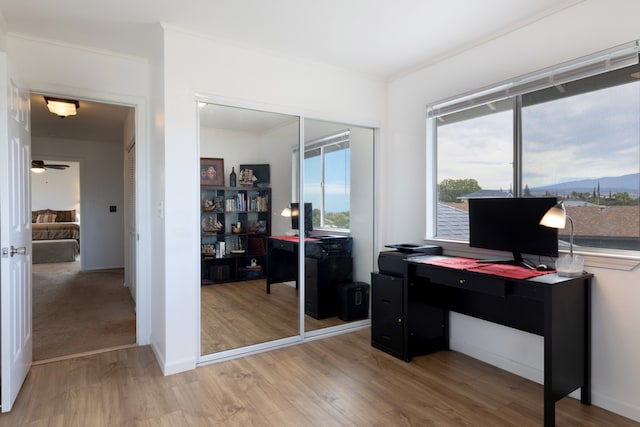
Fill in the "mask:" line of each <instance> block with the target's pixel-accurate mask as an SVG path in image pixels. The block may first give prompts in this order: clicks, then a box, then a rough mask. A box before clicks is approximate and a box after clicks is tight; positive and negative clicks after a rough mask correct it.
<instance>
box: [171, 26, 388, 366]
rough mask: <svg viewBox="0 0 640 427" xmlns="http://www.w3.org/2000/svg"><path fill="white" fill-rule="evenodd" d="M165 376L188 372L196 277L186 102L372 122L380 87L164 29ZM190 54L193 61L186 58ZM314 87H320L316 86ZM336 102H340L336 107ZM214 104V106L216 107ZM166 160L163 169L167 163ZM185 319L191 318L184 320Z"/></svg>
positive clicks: (192, 153) (194, 175) (379, 111)
mask: <svg viewBox="0 0 640 427" xmlns="http://www.w3.org/2000/svg"><path fill="white" fill-rule="evenodd" d="M164 41H165V50H164V58H165V69H164V72H165V80H164V82H165V86H164V88H165V89H164V95H165V101H166V102H165V116H164V117H165V127H164V130H165V151H164V154H165V156H166V159H167V162H166V164H165V179H166V181H165V183H166V184H165V196H166V200H165V221H166V223H167V224H171V227H166V229H165V230H166V247H167V248H180V250H179V251H174V252H173V253H172V258H171V259H168V260H167V261H168V262H167V264H166V268H165V275H166V284H167V287H166V326H167V331H166V335H165V336H166V339H167V345H166V349H167V360H166V364H165V372H174V371H175V370H178V369H186V368H188V367H193V366H195V362H196V359H195V357H196V354H197V352H196V351H195V349H196V345H197V340H198V339H199V336H198V335H199V334H198V333H197V332H198V331H197V316H198V313H199V307H198V306H197V301H198V298H197V292H198V291H199V286H198V285H197V284H198V283H199V280H200V276H199V271H200V270H199V268H200V266H199V253H198V251H199V247H200V246H199V240H200V235H199V231H198V230H199V212H198V210H197V209H195V207H197V206H198V204H197V202H196V201H197V200H199V195H198V185H199V173H198V171H199V168H198V141H197V137H196V125H197V120H196V115H197V111H196V107H195V103H194V99H195V98H194V97H195V96H196V95H198V94H199V95H206V96H210V97H211V98H212V101H214V102H215V101H217V100H219V99H221V98H226V99H228V100H234V101H236V102H238V103H240V104H242V105H240V106H244V107H252V106H253V107H256V108H257V107H260V108H257V109H266V110H271V111H275V112H281V113H290V114H294V115H300V114H302V115H305V114H306V113H309V112H315V114H313V115H314V116H315V117H316V118H321V119H322V118H327V119H334V120H336V121H342V122H351V123H363V124H366V123H369V122H380V121H381V120H382V118H383V117H384V99H385V96H384V84H383V82H380V81H375V80H371V79H368V78H365V77H364V76H362V75H357V74H352V73H347V72H344V71H342V70H337V69H333V68H327V67H324V66H315V65H314V64H310V63H305V62H300V61H294V60H291V59H288V58H282V57H275V56H270V55H266V54H263V53H261V52H257V51H249V50H243V49H240V48H237V47H232V46H228V45H222V44H219V43H216V42H214V41H209V40H205V39H202V38H198V37H194V36H192V35H188V34H184V33H181V32H179V31H177V30H175V29H172V28H165V39H164ZM194 52H197V54H194ZM319 82H321V84H319ZM336 99H340V102H336V101H335V100H336ZM221 103H222V102H221ZM169 159H170V161H169ZM185 313H191V316H185Z"/></svg>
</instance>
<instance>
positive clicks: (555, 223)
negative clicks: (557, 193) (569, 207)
mask: <svg viewBox="0 0 640 427" xmlns="http://www.w3.org/2000/svg"><path fill="white" fill-rule="evenodd" d="M566 222H567V211H566V209H565V207H564V205H563V204H562V202H560V203H558V204H556V205H555V206H554V207H552V208H551V209H549V210H548V211H547V212H546V213H545V214H544V216H543V217H542V219H541V220H540V225H544V226H545V227H550V228H564V226H565V224H566Z"/></svg>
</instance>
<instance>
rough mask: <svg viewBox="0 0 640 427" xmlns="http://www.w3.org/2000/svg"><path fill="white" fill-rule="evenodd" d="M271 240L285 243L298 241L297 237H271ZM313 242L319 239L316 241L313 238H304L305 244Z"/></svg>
mask: <svg viewBox="0 0 640 427" xmlns="http://www.w3.org/2000/svg"><path fill="white" fill-rule="evenodd" d="M271 238H272V239H278V240H286V241H287V242H298V241H299V240H300V238H299V237H298V236H271ZM314 240H320V239H316V238H315V237H305V238H304V241H305V242H309V241H314Z"/></svg>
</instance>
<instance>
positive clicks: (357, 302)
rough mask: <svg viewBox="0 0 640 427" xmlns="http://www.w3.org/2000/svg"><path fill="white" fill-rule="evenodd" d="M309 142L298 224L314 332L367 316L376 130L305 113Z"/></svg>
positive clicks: (307, 318)
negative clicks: (309, 117) (301, 233)
mask: <svg viewBox="0 0 640 427" xmlns="http://www.w3.org/2000/svg"><path fill="white" fill-rule="evenodd" d="M304 141H305V143H304V147H305V148H304V167H303V171H304V178H303V189H302V194H303V200H304V204H302V206H303V207H304V209H302V210H303V211H304V215H301V216H300V218H301V220H300V224H302V223H303V222H304V224H305V226H304V229H303V225H299V229H300V230H304V232H305V235H306V237H307V239H308V240H307V242H306V243H305V304H304V307H305V319H304V325H305V331H312V330H318V329H322V328H326V327H329V326H336V325H342V324H345V323H349V322H352V321H356V320H362V319H367V318H368V317H369V311H370V310H369V300H370V277H371V272H372V271H374V264H373V263H374V261H373V248H374V235H373V233H374V222H373V195H374V176H373V168H374V130H373V129H371V128H362V127H358V126H352V125H345V124H337V123H330V122H324V121H319V120H310V119H305V120H304ZM309 210H310V212H309ZM302 218H304V219H305V221H302ZM309 220H311V221H312V224H308V221H309ZM301 232H302V231H301Z"/></svg>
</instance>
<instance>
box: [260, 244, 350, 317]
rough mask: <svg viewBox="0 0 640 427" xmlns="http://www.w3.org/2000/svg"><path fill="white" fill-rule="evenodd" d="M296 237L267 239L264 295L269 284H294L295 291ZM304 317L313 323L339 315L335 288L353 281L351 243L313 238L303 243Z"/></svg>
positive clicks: (296, 275)
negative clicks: (313, 319)
mask: <svg viewBox="0 0 640 427" xmlns="http://www.w3.org/2000/svg"><path fill="white" fill-rule="evenodd" d="M299 245H300V244H299V238H298V236H271V237H269V238H268V239H267V293H268V294H269V293H271V284H272V283H280V282H291V281H295V282H296V289H298V247H299ZM304 247H305V253H304V257H305V258H304V266H305V267H304V268H305V280H304V283H305V305H304V306H305V313H306V314H308V315H309V316H312V317H314V318H316V319H324V318H326V317H333V316H336V315H337V314H338V285H339V284H340V283H347V282H351V280H352V271H353V266H352V258H351V247H352V239H351V237H346V236H314V237H306V238H305V239H304Z"/></svg>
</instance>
